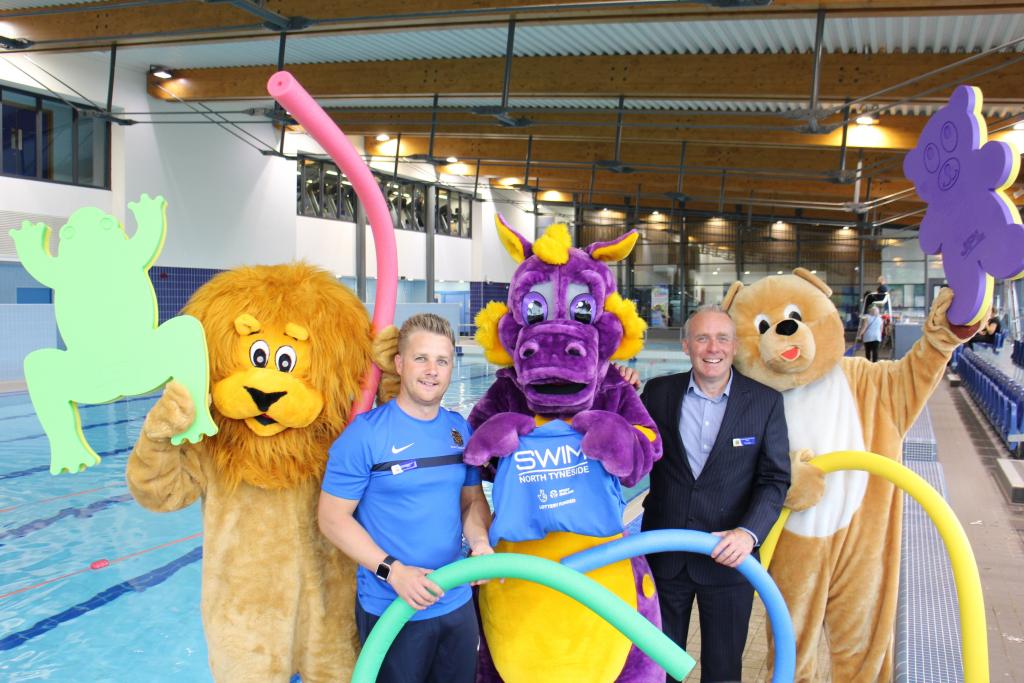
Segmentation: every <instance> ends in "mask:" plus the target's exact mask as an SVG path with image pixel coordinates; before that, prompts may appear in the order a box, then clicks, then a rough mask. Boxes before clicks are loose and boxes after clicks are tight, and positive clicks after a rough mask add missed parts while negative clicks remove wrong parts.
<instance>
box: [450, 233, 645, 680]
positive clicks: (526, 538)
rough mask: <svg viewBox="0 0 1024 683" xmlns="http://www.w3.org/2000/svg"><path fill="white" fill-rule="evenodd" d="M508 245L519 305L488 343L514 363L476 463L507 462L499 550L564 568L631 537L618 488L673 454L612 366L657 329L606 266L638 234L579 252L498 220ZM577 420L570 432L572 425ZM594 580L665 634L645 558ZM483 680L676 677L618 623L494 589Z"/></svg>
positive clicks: (491, 320)
mask: <svg viewBox="0 0 1024 683" xmlns="http://www.w3.org/2000/svg"><path fill="white" fill-rule="evenodd" d="M497 227H498V233H499V235H500V237H501V241H502V244H503V245H504V246H505V248H506V249H507V250H508V252H509V253H510V254H511V255H512V257H513V258H514V259H515V260H516V261H517V262H519V264H520V265H519V267H518V268H517V269H516V272H515V274H514V275H513V277H512V282H511V284H510V287H509V294H508V305H507V306H506V305H503V304H500V303H497V302H491V303H490V304H488V306H487V307H486V308H485V309H484V310H483V311H481V313H480V314H479V315H478V316H477V325H478V328H479V330H478V333H477V340H478V341H479V342H480V345H481V346H482V347H483V349H484V351H485V353H486V355H487V358H488V360H489V361H491V362H492V363H496V364H498V365H503V366H511V367H505V368H503V369H501V370H499V371H498V377H497V380H496V381H495V382H494V384H493V385H492V386H491V388H490V389H489V390H488V391H487V393H486V395H485V396H484V397H483V398H482V399H481V400H480V401H479V402H478V403H477V405H476V407H475V408H474V409H473V412H472V413H471V414H470V416H469V422H470V424H471V425H472V426H473V428H474V430H475V432H474V434H473V436H472V437H471V438H470V441H469V443H468V444H467V447H466V452H465V460H466V462H467V463H469V464H475V465H485V464H488V463H490V462H491V461H492V458H498V459H499V463H498V465H497V472H496V475H495V476H496V479H495V486H494V495H493V499H494V508H495V517H494V522H493V524H492V526H491V543H492V545H494V546H495V549H496V550H497V551H498V552H519V553H526V554H530V555H535V556H540V557H544V558H547V559H550V560H554V561H556V562H557V561H558V560H560V559H562V558H563V557H566V556H568V555H571V554H572V553H575V552H578V551H582V550H585V549H587V548H590V547H593V546H596V545H600V544H602V543H605V542H607V541H610V540H613V539H615V538H619V537H621V535H622V531H623V527H622V512H623V506H622V494H621V488H620V483H621V484H623V485H626V486H632V485H635V484H636V483H637V482H638V481H639V480H640V479H641V478H642V477H643V476H644V475H646V474H647V473H648V472H649V471H650V470H651V467H652V465H653V464H654V461H655V460H657V459H658V458H659V457H661V439H660V437H659V436H658V435H657V432H656V431H655V426H654V422H653V420H651V418H650V416H649V415H648V414H647V411H646V409H645V408H644V407H643V404H641V403H640V399H639V397H638V396H637V394H636V392H635V391H634V390H633V388H632V387H631V386H630V385H629V384H628V383H626V381H624V380H623V379H622V377H621V376H620V375H619V373H618V371H617V370H616V369H615V368H613V367H611V365H610V360H612V359H626V358H631V357H632V356H633V355H635V354H636V353H637V352H638V351H639V350H640V348H641V346H642V338H643V332H644V329H645V325H644V323H643V321H642V320H641V319H640V318H639V316H637V314H636V309H635V307H634V305H633V303H632V302H630V301H626V300H624V299H622V297H621V296H619V294H618V293H617V292H616V291H615V278H614V276H613V275H612V272H611V270H610V269H609V268H608V266H607V265H605V262H608V261H618V260H621V259H623V258H625V257H626V256H627V255H628V254H629V252H630V251H631V250H632V248H633V245H634V244H635V242H636V240H637V233H636V232H635V231H631V232H629V233H627V234H626V235H623V236H622V237H620V238H618V239H616V240H612V241H610V242H599V243H595V244H592V245H590V246H588V247H587V248H586V249H574V248H572V244H571V239H570V237H569V233H568V231H567V229H566V227H565V226H564V225H561V224H559V225H553V226H551V227H550V228H548V230H547V231H546V232H545V233H544V235H542V236H541V237H540V238H538V239H537V240H536V241H535V242H533V243H530V242H529V241H527V240H526V239H525V238H523V237H522V236H521V235H519V234H518V233H516V232H515V231H514V230H512V229H511V228H509V227H508V226H507V225H505V224H504V221H503V220H502V219H501V218H500V217H498V220H497ZM569 425H571V426H569ZM589 576H590V577H591V578H593V579H595V580H596V581H598V582H599V583H601V584H602V585H604V586H605V587H606V588H608V589H609V590H611V591H612V592H613V593H615V594H616V595H618V596H619V597H620V598H622V599H623V600H624V601H625V602H626V603H627V604H629V605H631V606H633V607H635V608H636V609H638V610H639V612H640V613H641V614H642V615H644V616H645V617H647V619H649V620H650V621H652V622H653V623H654V624H655V625H658V626H660V622H661V618H660V612H659V608H658V600H657V596H656V594H655V591H654V581H653V577H652V575H651V571H650V568H649V567H648V565H647V561H646V560H645V559H644V558H643V557H638V558H633V559H632V560H623V561H621V562H616V563H613V564H612V565H609V566H607V567H602V568H600V569H598V570H595V571H594V572H591V573H590V574H589ZM480 612H481V620H482V623H483V632H484V638H485V641H486V642H485V644H484V646H483V647H482V648H481V660H482V661H481V673H480V676H479V678H480V679H481V680H485V681H494V680H502V679H503V680H505V681H508V682H509V683H543V682H545V681H551V682H552V683H554V682H558V683H562V682H564V681H588V682H593V683H602V682H610V681H613V680H619V681H630V682H634V681H635V682H640V681H655V680H657V681H663V680H664V676H665V673H664V671H662V669H660V668H659V667H658V666H657V665H656V664H655V663H654V662H653V661H652V660H651V659H650V658H648V657H647V655H645V654H643V653H642V652H641V651H640V650H639V649H637V648H636V647H635V646H633V645H632V643H630V641H629V640H628V639H627V638H626V637H625V636H623V635H622V634H620V633H619V632H618V631H616V630H615V629H614V628H613V627H612V626H611V625H609V624H608V623H606V622H605V621H603V620H602V619H601V618H600V617H598V616H597V615H595V614H594V613H593V612H591V611H590V610H588V609H587V608H585V607H583V606H582V605H581V604H579V603H577V602H575V601H574V600H572V599H571V598H568V597H566V596H564V595H562V594H561V593H557V592H556V591H553V590H551V589H548V588H545V587H543V586H540V585H538V584H534V583H530V582H527V581H521V580H516V579H507V580H505V581H503V582H498V581H491V582H489V583H487V584H486V585H484V586H483V588H482V589H481V592H480Z"/></svg>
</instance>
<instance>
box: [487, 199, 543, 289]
mask: <svg viewBox="0 0 1024 683" xmlns="http://www.w3.org/2000/svg"><path fill="white" fill-rule="evenodd" d="M481 185H482V184H481ZM480 196H481V197H482V198H483V199H484V201H482V202H476V203H475V204H474V206H473V209H474V216H473V247H472V249H473V253H472V259H473V269H472V279H474V280H483V281H485V282H511V280H512V274H513V273H515V270H516V267H517V266H518V265H519V264H518V263H516V262H515V261H513V260H512V257H511V256H509V255H508V252H507V251H505V247H503V246H502V245H501V241H500V240H499V239H498V231H497V229H496V228H495V227H494V216H495V215H496V214H498V213H500V214H501V215H502V216H504V218H505V222H506V223H508V225H509V226H511V227H512V228H513V229H514V230H515V231H516V232H518V233H519V234H520V235H522V236H523V237H525V238H526V239H528V240H529V241H531V242H533V241H534V239H536V232H537V221H536V219H537V216H536V215H534V214H533V213H532V212H530V211H529V210H524V209H523V208H522V207H524V206H529V205H532V202H533V200H532V198H530V196H529V195H528V194H526V193H523V192H517V191H515V190H500V191H496V190H492V189H491V188H490V187H483V186H481V188H480ZM512 202H516V203H512ZM476 211H479V214H476V213H475V212H476Z"/></svg>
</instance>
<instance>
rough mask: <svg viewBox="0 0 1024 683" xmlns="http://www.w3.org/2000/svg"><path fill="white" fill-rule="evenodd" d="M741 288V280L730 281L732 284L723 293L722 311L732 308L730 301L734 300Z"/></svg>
mask: <svg viewBox="0 0 1024 683" xmlns="http://www.w3.org/2000/svg"><path fill="white" fill-rule="evenodd" d="M741 289H743V283H742V282H740V281H739V280H737V281H736V282H734V283H732V286H731V287H729V291H728V292H726V293H725V298H724V299H722V310H723V311H725V312H726V313H728V312H729V309H730V308H732V302H733V301H735V300H736V295H737V294H739V293H740V290H741Z"/></svg>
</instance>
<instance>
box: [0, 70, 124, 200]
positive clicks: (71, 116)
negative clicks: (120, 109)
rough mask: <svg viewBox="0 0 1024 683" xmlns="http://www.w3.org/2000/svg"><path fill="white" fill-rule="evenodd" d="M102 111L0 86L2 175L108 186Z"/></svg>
mask: <svg viewBox="0 0 1024 683" xmlns="http://www.w3.org/2000/svg"><path fill="white" fill-rule="evenodd" d="M98 114H101V112H99V110H97V109H93V108H91V107H85V106H82V105H71V104H68V103H67V102H63V101H60V100H57V99H54V98H50V97H44V96H39V95H34V94H31V93H27V92H22V91H19V90H14V89H10V88H0V119H2V130H0V142H2V150H3V158H2V161H0V172H2V173H3V174H4V175H13V176H19V177H22V178H34V179H37V180H51V181H55V182H59V183H71V184H76V185H86V186H90V187H107V186H108V185H107V177H108V172H107V169H108V168H109V166H110V145H109V137H110V123H109V122H108V121H107V120H106V119H104V118H101V117H100V116H98Z"/></svg>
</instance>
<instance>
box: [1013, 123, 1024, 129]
mask: <svg viewBox="0 0 1024 683" xmlns="http://www.w3.org/2000/svg"><path fill="white" fill-rule="evenodd" d="M1013 129H1014V130H1024V121H1018V122H1017V123H1015V124H1013Z"/></svg>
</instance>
